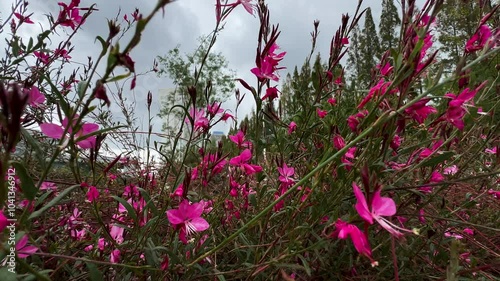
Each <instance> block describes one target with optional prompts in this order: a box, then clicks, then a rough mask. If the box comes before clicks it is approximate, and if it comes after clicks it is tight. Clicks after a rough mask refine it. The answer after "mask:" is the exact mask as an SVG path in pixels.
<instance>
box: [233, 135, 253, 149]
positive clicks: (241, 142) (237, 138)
mask: <svg viewBox="0 0 500 281" xmlns="http://www.w3.org/2000/svg"><path fill="white" fill-rule="evenodd" d="M229 139H230V140H231V141H232V142H234V143H235V144H237V145H238V148H251V147H252V142H251V141H245V134H243V132H242V131H238V133H236V135H232V136H229Z"/></svg>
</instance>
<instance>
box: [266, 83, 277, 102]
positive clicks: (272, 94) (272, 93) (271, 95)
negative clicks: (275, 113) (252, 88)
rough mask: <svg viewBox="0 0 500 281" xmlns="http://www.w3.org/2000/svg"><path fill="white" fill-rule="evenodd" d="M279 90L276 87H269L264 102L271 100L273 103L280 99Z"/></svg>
mask: <svg viewBox="0 0 500 281" xmlns="http://www.w3.org/2000/svg"><path fill="white" fill-rule="evenodd" d="M278 92H279V91H278V89H277V88H276V86H274V87H269V88H267V89H266V94H265V95H264V96H263V97H262V100H265V99H269V101H273V100H274V99H275V98H277V97H278Z"/></svg>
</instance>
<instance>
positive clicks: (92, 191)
mask: <svg viewBox="0 0 500 281" xmlns="http://www.w3.org/2000/svg"><path fill="white" fill-rule="evenodd" d="M98 198H99V190H97V188H96V187H95V186H91V187H89V190H88V191H87V200H88V201H90V202H94V201H95V200H97V199H98Z"/></svg>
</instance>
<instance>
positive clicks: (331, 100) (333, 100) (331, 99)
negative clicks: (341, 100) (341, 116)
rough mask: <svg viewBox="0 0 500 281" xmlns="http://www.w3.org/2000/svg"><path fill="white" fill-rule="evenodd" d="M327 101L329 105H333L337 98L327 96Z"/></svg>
mask: <svg viewBox="0 0 500 281" xmlns="http://www.w3.org/2000/svg"><path fill="white" fill-rule="evenodd" d="M327 102H328V103H329V104H330V105H332V106H334V105H336V104H337V100H336V99H335V98H332V97H329V98H328V100H327Z"/></svg>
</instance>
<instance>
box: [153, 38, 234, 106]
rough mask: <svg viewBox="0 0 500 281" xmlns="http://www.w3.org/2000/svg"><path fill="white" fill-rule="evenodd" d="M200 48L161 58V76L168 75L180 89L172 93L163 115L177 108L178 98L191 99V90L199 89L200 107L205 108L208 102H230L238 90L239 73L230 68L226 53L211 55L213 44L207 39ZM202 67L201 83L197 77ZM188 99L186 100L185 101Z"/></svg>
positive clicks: (173, 53)
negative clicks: (210, 44) (236, 84)
mask: <svg viewBox="0 0 500 281" xmlns="http://www.w3.org/2000/svg"><path fill="white" fill-rule="evenodd" d="M199 42H200V45H199V47H198V49H196V50H195V51H194V52H193V53H191V54H181V52H180V47H179V46H177V47H176V48H174V49H172V50H170V51H169V52H168V54H166V55H164V56H158V62H159V64H160V67H159V71H158V76H165V75H167V76H168V77H170V79H172V80H173V83H174V85H175V86H176V89H175V91H174V92H172V93H171V95H170V97H169V98H168V100H167V101H166V102H165V104H164V106H163V109H162V112H161V113H160V115H164V114H166V112H168V111H169V110H170V107H171V106H173V105H174V104H172V102H174V101H175V102H177V101H178V100H179V98H176V97H177V96H178V95H181V96H182V97H188V96H189V95H188V94H187V88H188V87H191V86H195V87H196V92H197V95H198V96H197V99H196V106H197V107H203V106H206V105H207V104H208V103H211V102H214V101H215V100H216V101H218V102H223V101H226V100H227V99H228V97H229V95H230V93H231V92H232V91H233V90H234V87H235V83H234V78H235V73H236V72H235V71H234V70H232V69H229V68H228V62H227V60H226V58H225V57H224V56H223V55H222V53H209V54H207V51H208V47H209V41H208V40H206V38H204V37H200V38H199ZM200 66H202V68H201V73H200V75H199V79H198V81H195V77H196V75H195V74H197V73H198V72H199V71H200V69H199V68H200ZM208 85H210V86H211V91H210V92H208V93H207V92H206V91H205V90H206V89H207V86H208ZM181 100H185V99H181Z"/></svg>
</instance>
